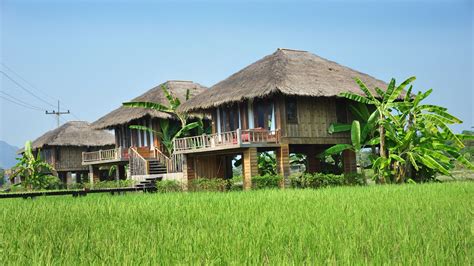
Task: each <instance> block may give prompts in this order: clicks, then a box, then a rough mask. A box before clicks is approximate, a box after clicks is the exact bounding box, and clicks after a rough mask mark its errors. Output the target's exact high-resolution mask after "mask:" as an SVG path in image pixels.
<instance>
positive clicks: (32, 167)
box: [10, 141, 59, 190]
mask: <svg viewBox="0 0 474 266" xmlns="http://www.w3.org/2000/svg"><path fill="white" fill-rule="evenodd" d="M18 160H19V162H18V163H17V164H16V165H15V166H14V167H13V169H12V170H13V173H12V175H11V176H10V179H12V180H13V179H14V178H15V177H17V176H19V177H20V178H21V183H22V185H23V186H24V187H25V188H27V189H29V190H31V189H44V188H50V186H51V185H56V184H58V183H59V179H58V178H57V177H55V176H51V175H50V174H49V172H51V171H53V170H54V168H53V167H52V166H51V165H49V164H48V163H46V162H44V161H42V160H41V157H40V151H39V150H38V155H37V156H36V158H35V156H34V155H33V150H32V148H31V141H27V142H26V143H25V151H24V152H23V156H22V157H21V158H19V159H18Z"/></svg>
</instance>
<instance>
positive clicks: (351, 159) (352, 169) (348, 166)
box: [342, 150, 357, 174]
mask: <svg viewBox="0 0 474 266" xmlns="http://www.w3.org/2000/svg"><path fill="white" fill-rule="evenodd" d="M342 164H343V167H344V173H345V174H350V173H357V164H356V155H355V152H353V151H351V150H345V151H343V152H342Z"/></svg>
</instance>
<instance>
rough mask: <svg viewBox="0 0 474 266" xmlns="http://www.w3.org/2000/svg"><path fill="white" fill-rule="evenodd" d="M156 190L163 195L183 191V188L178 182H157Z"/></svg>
mask: <svg viewBox="0 0 474 266" xmlns="http://www.w3.org/2000/svg"><path fill="white" fill-rule="evenodd" d="M156 190H157V191H158V192H162V193H168V192H179V191H183V187H182V186H181V184H180V183H179V182H178V181H176V180H163V181H159V182H156Z"/></svg>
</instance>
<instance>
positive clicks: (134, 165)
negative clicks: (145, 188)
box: [129, 148, 149, 176]
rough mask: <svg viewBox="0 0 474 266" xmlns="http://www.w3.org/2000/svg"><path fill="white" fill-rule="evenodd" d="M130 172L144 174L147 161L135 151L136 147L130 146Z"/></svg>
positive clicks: (146, 168) (146, 172)
mask: <svg viewBox="0 0 474 266" xmlns="http://www.w3.org/2000/svg"><path fill="white" fill-rule="evenodd" d="M129 155H130V164H129V167H130V174H131V175H132V176H134V175H146V174H148V167H149V165H148V161H147V160H146V159H145V158H143V156H142V155H141V154H140V153H139V152H138V151H137V148H130V154H129Z"/></svg>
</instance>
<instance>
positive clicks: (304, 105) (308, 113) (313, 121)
mask: <svg viewBox="0 0 474 266" xmlns="http://www.w3.org/2000/svg"><path fill="white" fill-rule="evenodd" d="M296 99H297V113H298V122H297V123H288V121H287V118H286V109H285V108H286V106H285V99H284V97H283V96H279V97H278V100H277V102H278V104H277V105H278V112H277V113H278V114H279V119H277V125H280V126H279V127H280V129H281V136H282V137H283V138H284V142H287V143H289V144H333V143H334V144H335V143H346V142H350V136H349V134H348V133H337V134H329V133H328V128H329V126H330V125H331V124H332V123H336V122H337V117H336V98H324V97H321V98H312V97H298V98H296Z"/></svg>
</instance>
